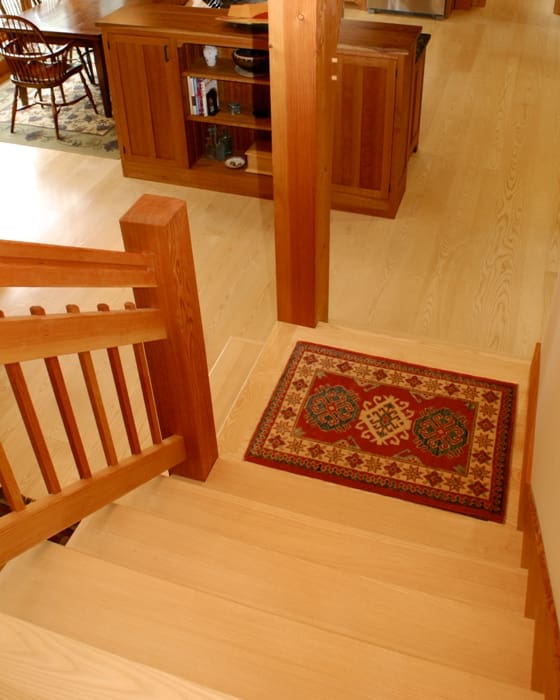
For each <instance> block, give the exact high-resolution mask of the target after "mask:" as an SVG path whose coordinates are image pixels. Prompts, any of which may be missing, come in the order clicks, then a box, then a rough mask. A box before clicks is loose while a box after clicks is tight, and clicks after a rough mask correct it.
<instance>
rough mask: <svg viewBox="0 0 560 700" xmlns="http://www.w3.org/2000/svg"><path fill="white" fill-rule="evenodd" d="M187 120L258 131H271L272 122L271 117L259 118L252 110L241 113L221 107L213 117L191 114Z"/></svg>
mask: <svg viewBox="0 0 560 700" xmlns="http://www.w3.org/2000/svg"><path fill="white" fill-rule="evenodd" d="M187 121H193V122H203V123H204V124H207V125H208V126H212V124H222V125H224V126H231V127H242V128H244V129H256V130H257V131H271V130H272V123H271V121H270V119H257V118H256V117H254V116H253V115H252V114H251V113H250V112H244V111H243V110H242V111H241V114H231V113H230V112H228V111H226V110H225V109H221V108H220V111H219V112H217V113H216V114H214V115H212V116H211V117H204V116H202V115H196V114H189V115H187Z"/></svg>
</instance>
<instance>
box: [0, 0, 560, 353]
mask: <svg viewBox="0 0 560 700" xmlns="http://www.w3.org/2000/svg"><path fill="white" fill-rule="evenodd" d="M346 12H347V15H348V16H350V17H360V18H363V19H370V20H377V21H385V22H395V21H396V22H404V23H415V24H421V25H422V26H423V29H424V31H427V32H429V33H430V34H431V35H432V39H431V41H430V44H429V45H428V54H427V67H426V78H425V89H424V101H423V113H422V128H421V140H420V149H419V152H418V153H417V154H416V155H414V156H413V158H412V160H411V162H410V167H409V177H408V189H407V192H406V194H405V197H404V200H403V203H402V205H401V208H400V210H399V212H398V215H397V218H396V219H395V220H392V221H391V220H384V219H380V218H373V217H367V216H362V215H356V214H349V213H346V212H338V211H333V213H332V266H331V267H332V271H331V303H330V320H332V321H334V322H336V323H338V324H343V325H349V326H356V327H360V328H365V329H369V330H372V331H374V332H384V333H392V334H395V335H405V336H411V335H412V336H419V337H423V338H428V339H432V340H437V341H441V342H445V343H448V342H449V343H453V344H459V345H465V346H469V347H474V348H477V349H481V350H489V351H492V352H498V353H503V354H506V355H510V356H513V357H518V358H529V357H530V355H531V353H532V351H533V348H534V343H535V342H536V341H537V340H539V339H540V337H541V333H542V328H543V323H544V321H545V319H546V311H547V307H548V304H549V300H550V297H551V293H552V288H553V285H554V282H555V279H556V275H557V270H558V255H559V238H560V228H559V205H560V191H559V190H560V177H559V173H558V165H557V160H558V156H559V154H560V97H559V91H558V75H559V74H560V42H559V41H558V38H559V34H560V17H559V16H556V15H553V14H552V7H551V2H550V0H531V2H526V1H525V0H489V2H488V5H487V7H486V8H479V9H476V10H472V11H470V12H455V13H454V14H453V15H452V17H451V18H450V19H448V20H445V21H435V20H430V19H426V18H421V17H412V18H409V17H404V16H402V15H389V14H376V15H372V14H368V13H365V12H359V11H357V10H351V9H350V10H347V11H346ZM0 157H1V161H2V164H3V167H2V169H1V171H0V191H1V192H2V224H1V229H0V235H1V236H2V237H4V238H27V239H30V240H42V241H48V242H61V243H76V244H78V245H88V246H106V247H111V248H117V247H120V245H121V244H120V236H119V229H118V218H119V216H121V214H123V213H124V211H125V210H126V209H127V208H128V207H129V206H130V205H131V204H132V203H133V201H134V200H135V199H136V198H137V197H138V196H139V195H140V194H142V193H143V192H155V193H161V194H169V195H171V196H176V197H180V198H183V199H185V200H186V201H187V203H188V207H189V212H190V218H191V226H192V234H193V246H194V251H195V257H196V262H197V270H198V281H199V287H200V295H201V303H202V310H203V317H204V324H205V333H206V340H207V345H208V354H209V361H210V363H211V364H212V363H213V362H214V360H215V359H216V357H217V356H218V354H219V352H220V351H221V349H222V348H223V347H224V345H225V343H226V341H227V339H228V338H229V337H230V336H232V335H235V336H240V337H246V338H250V339H254V340H259V341H260V340H264V339H265V338H266V336H267V334H268V332H269V330H270V328H271V326H272V323H273V320H274V315H275V301H274V261H273V222H272V204H271V203H270V202H268V201H261V200H258V199H252V198H245V197H238V196H233V195H224V194H214V193H212V192H207V191H203V190H195V189H187V188H181V187H173V186H167V185H162V184H159V183H151V182H144V181H137V180H130V179H124V178H123V177H122V176H121V173H120V165H119V163H118V162H117V161H112V160H107V159H103V158H95V157H89V158H84V157H79V156H74V155H73V154H66V153H59V152H53V151H47V150H34V149H30V148H23V147H11V146H9V145H6V144H0ZM0 302H1V303H0V308H1V307H3V306H4V307H6V306H7V307H8V308H9V307H10V306H14V305H16V306H18V305H19V306H21V307H25V305H26V303H27V301H26V298H25V297H23V298H22V297H21V296H20V295H16V294H9V295H8V297H6V293H5V292H0Z"/></svg>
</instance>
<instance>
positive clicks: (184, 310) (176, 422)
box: [120, 195, 218, 479]
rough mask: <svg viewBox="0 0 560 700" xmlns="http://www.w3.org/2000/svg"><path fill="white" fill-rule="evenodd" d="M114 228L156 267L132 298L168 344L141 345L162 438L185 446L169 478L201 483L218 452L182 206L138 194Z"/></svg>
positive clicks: (191, 262) (171, 200) (130, 247)
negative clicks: (153, 316)
mask: <svg viewBox="0 0 560 700" xmlns="http://www.w3.org/2000/svg"><path fill="white" fill-rule="evenodd" d="M120 224H121V229H122V236H123V241H124V244H125V246H126V248H127V249H128V250H132V251H135V250H136V251H138V250H146V249H148V250H150V251H152V252H153V253H154V257H155V261H156V263H155V272H156V279H157V280H158V283H159V284H158V287H157V289H156V290H152V289H147V288H144V289H138V288H137V289H135V290H134V295H135V301H136V304H137V306H138V307H139V308H144V307H154V306H155V307H157V308H159V309H161V311H162V313H163V314H164V317H165V318H166V328H167V333H168V337H167V340H166V341H165V342H161V341H160V342H155V343H149V344H148V345H147V346H146V354H147V358H148V364H149V366H150V372H151V376H152V383H153V390H154V395H155V399H156V404H157V406H158V413H159V422H160V426H161V432H162V435H163V436H165V437H167V436H169V435H182V436H183V438H184V440H185V443H186V453H187V455H188V459H187V461H186V463H185V464H183V465H178V466H176V467H175V471H176V472H177V473H179V474H181V475H183V476H191V477H193V478H198V479H205V478H206V476H207V475H208V473H209V472H210V470H211V468H212V465H213V464H214V462H215V460H216V458H217V456H218V448H217V442H216V432H215V427H214V416H213V412H212V399H211V392H210V382H209V379H208V364H207V360H206V348H205V346H204V336H203V330H202V319H201V314H200V307H199V303H198V290H197V287H196V273H195V269H194V260H193V254H192V248H191V242H190V231H189V222H188V217H187V209H186V206H185V204H184V202H182V201H180V200H176V199H170V198H166V199H163V198H161V197H154V196H153V195H144V196H143V197H141V198H140V199H139V200H138V202H136V204H135V205H134V207H132V208H131V209H129V211H128V212H126V213H125V214H124V215H123V216H122V217H121V219H120ZM127 313H130V312H127Z"/></svg>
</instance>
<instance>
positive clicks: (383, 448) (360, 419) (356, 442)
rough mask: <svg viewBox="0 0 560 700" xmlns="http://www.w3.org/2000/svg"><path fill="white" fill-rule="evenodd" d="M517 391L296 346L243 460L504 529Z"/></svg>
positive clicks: (396, 363) (492, 382) (481, 380)
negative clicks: (412, 503)
mask: <svg viewBox="0 0 560 700" xmlns="http://www.w3.org/2000/svg"><path fill="white" fill-rule="evenodd" d="M516 390H517V387H516V385H514V384H510V383H507V382H501V381H496V380H493V379H487V378H482V377H475V376H470V375H466V374H459V373H456V372H450V371H447V370H441V369H434V368H430V367H425V366H421V365H414V364H407V363H404V362H399V361H396V360H390V359H386V358H381V357H375V356H370V355H364V354H360V353H355V352H348V351H345V350H340V349H337V348H332V347H328V346H322V345H316V344H313V343H307V342H298V343H297V344H296V346H295V349H294V351H293V353H292V355H291V357H290V359H289V361H288V364H287V366H286V368H285V370H284V372H283V374H282V376H281V378H280V380H279V382H278V384H277V386H276V388H275V390H274V392H273V395H272V397H271V399H270V401H269V403H268V405H267V407H266V409H265V411H264V414H263V416H262V418H261V421H260V423H259V425H258V427H257V429H256V431H255V433H254V435H253V438H252V440H251V443H250V445H249V447H248V449H247V452H246V454H245V459H246V460H248V461H251V462H256V463H258V464H263V465H265V466H269V467H276V468H278V469H284V470H287V471H291V472H295V473H298V474H304V475H307V476H313V477H317V478H320V479H326V480H329V481H334V482H336V483H339V484H344V485H347V486H353V487H356V488H361V489H366V490H371V491H375V492H377V493H381V494H385V495H389V496H393V497H397V498H402V499H405V500H410V501H414V502H417V503H422V504H426V505H430V506H434V507H438V508H443V509H446V510H452V511H455V512H459V513H463V514H466V515H471V516H474V517H478V518H482V519H486V520H493V521H497V522H503V520H504V517H505V507H506V496H507V482H508V472H509V462H510V450H511V443H512V436H513V425H514V419H515V403H516Z"/></svg>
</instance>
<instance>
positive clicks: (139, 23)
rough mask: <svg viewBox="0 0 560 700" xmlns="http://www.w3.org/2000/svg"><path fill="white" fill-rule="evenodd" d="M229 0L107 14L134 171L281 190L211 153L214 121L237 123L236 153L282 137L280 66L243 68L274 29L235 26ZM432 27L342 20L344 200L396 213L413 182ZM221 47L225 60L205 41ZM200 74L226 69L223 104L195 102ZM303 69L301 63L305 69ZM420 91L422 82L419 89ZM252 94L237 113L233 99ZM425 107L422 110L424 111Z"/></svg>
mask: <svg viewBox="0 0 560 700" xmlns="http://www.w3.org/2000/svg"><path fill="white" fill-rule="evenodd" d="M224 16H225V12H224V11H220V10H209V9H203V10H200V9H194V8H185V7H178V6H173V5H165V4H147V5H143V4H142V5H133V6H128V7H124V8H122V9H121V10H117V11H116V12H114V13H113V14H111V15H109V16H108V17H105V18H104V19H103V20H101V22H100V23H99V24H100V26H101V29H102V32H103V40H104V46H105V49H106V53H107V63H108V72H109V84H110V88H111V93H112V98H113V103H114V113H115V122H116V127H117V134H118V138H119V144H120V150H121V159H122V167H123V172H124V174H125V175H127V176H131V177H137V178H145V179H150V180H160V181H166V182H173V183H177V184H183V185H188V186H192V187H203V188H207V189H215V190H219V191H224V192H232V193H235V194H246V195H252V196H258V197H272V191H273V190H272V188H273V178H272V177H271V176H270V174H263V172H262V171H260V172H255V169H254V168H248V169H247V168H245V169H241V170H231V169H229V168H227V167H226V166H225V164H224V162H223V161H218V160H216V159H215V158H209V157H208V153H207V148H206V144H207V139H208V135H209V127H215V129H216V130H217V131H218V132H221V131H222V130H224V129H226V130H227V132H228V134H229V135H230V136H231V140H232V144H233V153H234V155H245V153H246V152H247V151H249V152H252V150H253V149H254V146H255V144H261V143H264V144H265V145H266V144H267V143H268V144H269V143H270V135H271V128H272V127H271V121H270V116H269V110H270V90H271V86H270V84H269V80H268V78H265V77H251V76H246V75H241V74H240V73H239V72H238V71H237V70H236V69H235V66H234V64H233V61H232V58H231V54H232V51H233V50H234V49H235V48H253V49H260V50H267V49H268V36H267V34H266V33H259V32H248V31H243V30H235V29H233V28H231V27H229V26H228V25H227V24H226V23H225V22H223V21H219V20H220V18H223V17H224ZM420 31H421V28H420V27H417V26H404V25H393V24H383V23H378V22H369V21H367V22H359V21H352V20H342V22H341V27H340V41H339V45H338V50H337V60H338V66H336V70H337V73H338V75H337V78H338V81H337V85H338V88H337V91H338V97H337V107H336V110H337V112H336V119H335V133H334V160H333V188H332V206H333V207H334V208H338V209H347V210H350V211H359V212H364V213H369V214H376V215H381V216H394V215H395V213H396V211H397V208H398V205H399V203H400V200H401V198H402V195H403V193H404V189H405V185H406V166H407V161H408V157H409V155H410V152H411V150H410V149H409V142H410V139H411V138H412V131H411V130H412V124H413V120H414V119H419V110H420V103H421V101H420V100H418V101H417V102H415V101H414V96H413V89H414V82H413V69H414V59H415V48H416V40H417V38H418V35H419V34H420ZM206 44H211V45H213V46H216V47H217V49H218V60H217V64H216V66H215V67H209V66H208V65H206V63H205V61H204V59H203V55H202V49H203V47H204V45H206ZM189 78H213V79H215V80H216V81H217V90H218V95H219V101H220V111H219V112H218V113H217V114H215V115H213V116H203V115H199V114H193V113H192V112H191V109H190V107H189V89H188V85H189ZM298 79H302V80H304V77H303V76H298V75H297V67H295V69H294V80H298ZM417 94H420V95H421V93H417ZM231 102H237V103H239V104H240V106H241V111H240V113H239V114H233V113H232V112H231V111H230V109H229V103H231ZM414 114H416V117H415V116H414Z"/></svg>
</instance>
